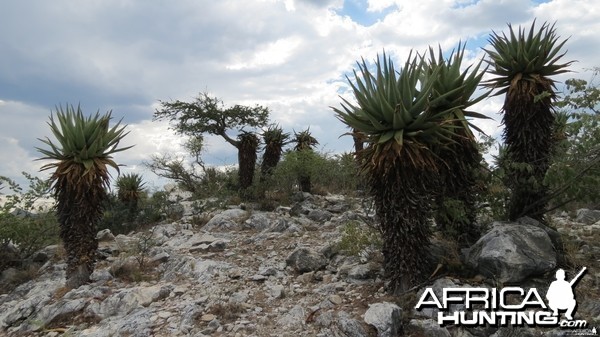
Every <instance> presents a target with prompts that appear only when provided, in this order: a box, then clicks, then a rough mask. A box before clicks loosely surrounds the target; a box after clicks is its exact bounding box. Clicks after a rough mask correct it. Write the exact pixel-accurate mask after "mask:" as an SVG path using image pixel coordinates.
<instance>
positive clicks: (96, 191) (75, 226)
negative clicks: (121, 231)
mask: <svg viewBox="0 0 600 337" xmlns="http://www.w3.org/2000/svg"><path fill="white" fill-rule="evenodd" d="M110 119H111V112H110V111H109V112H107V113H106V114H105V115H102V116H101V115H100V113H99V112H96V114H95V115H93V116H89V117H85V116H84V115H83V112H82V111H81V108H80V107H79V106H77V108H76V109H75V108H74V107H73V106H72V105H67V106H66V108H65V109H64V110H63V108H62V107H60V106H59V107H57V108H56V119H55V118H54V115H51V116H50V122H49V123H48V125H49V126H50V130H51V131H52V134H53V135H54V137H55V138H56V140H55V141H52V140H50V139H49V138H48V137H46V138H45V139H40V141H41V142H43V143H44V144H45V145H46V146H47V147H46V148H37V150H38V151H39V152H40V153H41V154H42V155H43V157H42V158H40V160H52V161H53V162H51V163H49V164H46V165H44V166H42V168H41V170H53V172H52V174H51V176H50V182H51V184H52V187H51V189H52V191H53V193H54V198H55V199H56V213H57V217H58V222H59V224H60V237H61V239H62V241H63V244H64V247H65V250H66V252H67V270H66V285H67V287H70V288H77V287H79V286H81V285H82V284H85V283H86V282H87V281H88V280H89V277H90V275H91V274H92V272H93V270H94V264H95V260H96V249H97V248H98V241H97V240H96V225H97V223H98V222H99V220H100V219H101V218H102V213H103V210H104V206H103V205H104V201H105V200H106V199H107V189H108V188H109V185H110V173H109V171H108V169H109V167H112V168H114V169H115V170H117V171H119V166H118V165H117V163H115V162H114V161H113V159H112V155H113V154H115V153H117V152H119V151H124V150H126V149H128V148H130V147H131V146H129V147H119V142H120V141H121V140H122V139H123V137H125V136H126V135H127V134H128V132H125V126H121V125H120V122H119V123H117V124H116V125H115V126H113V127H112V128H109V121H110Z"/></svg>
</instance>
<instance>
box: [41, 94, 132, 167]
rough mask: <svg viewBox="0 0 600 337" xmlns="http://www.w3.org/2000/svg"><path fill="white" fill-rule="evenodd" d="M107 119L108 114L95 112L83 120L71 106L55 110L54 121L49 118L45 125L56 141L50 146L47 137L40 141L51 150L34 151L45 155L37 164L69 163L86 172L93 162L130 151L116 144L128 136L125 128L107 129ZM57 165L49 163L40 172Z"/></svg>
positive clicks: (109, 116) (79, 111)
mask: <svg viewBox="0 0 600 337" xmlns="http://www.w3.org/2000/svg"><path fill="white" fill-rule="evenodd" d="M110 119H111V112H110V111H109V112H107V113H106V114H105V115H103V116H100V113H99V112H96V114H95V115H93V116H88V117H87V118H86V117H85V116H84V115H83V112H82V110H81V107H80V106H77V108H76V109H75V108H74V107H73V106H72V105H67V106H66V108H65V109H63V108H62V106H59V107H56V119H55V118H54V115H51V116H50V122H49V123H48V125H49V126H50V130H51V131H52V134H53V135H54V137H55V138H56V141H55V142H53V141H52V140H50V139H49V138H48V137H46V138H45V139H39V140H40V141H41V142H43V143H44V144H46V145H48V146H49V147H50V148H49V149H43V148H39V147H36V149H37V150H38V151H39V152H40V153H42V154H43V155H44V157H42V158H40V160H45V159H50V160H58V161H65V160H72V161H73V162H75V163H81V164H83V165H84V166H85V169H86V171H87V170H90V169H91V168H92V167H93V164H94V161H95V160H96V159H103V160H110V158H111V155H113V154H114V153H116V152H120V151H124V150H127V149H129V148H131V147H132V146H128V147H121V148H119V147H118V144H119V142H120V141H121V140H122V139H123V137H125V136H126V135H127V134H128V133H129V132H125V126H121V125H120V123H121V122H120V121H119V122H118V123H117V124H116V125H115V126H114V127H112V128H111V129H108V123H109V121H110ZM56 165H57V164H56V163H50V164H47V165H44V166H43V167H42V169H50V168H53V167H56ZM111 166H113V165H111ZM114 166H115V167H116V165H114Z"/></svg>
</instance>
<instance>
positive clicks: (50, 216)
mask: <svg viewBox="0 0 600 337" xmlns="http://www.w3.org/2000/svg"><path fill="white" fill-rule="evenodd" d="M23 175H24V176H25V178H26V179H27V180H28V181H29V189H28V190H27V191H23V188H22V187H21V186H20V185H19V184H17V183H16V182H14V181H12V180H11V179H9V178H6V177H2V176H0V181H1V182H2V183H3V185H6V186H7V187H8V189H9V190H10V191H12V194H10V195H6V196H5V198H6V202H5V203H4V205H2V206H0V254H1V253H2V252H7V251H8V250H7V249H6V248H7V247H8V246H9V245H10V244H12V245H14V246H15V247H17V249H18V250H17V252H14V253H11V254H9V255H10V256H0V271H2V270H4V269H5V268H7V267H9V266H12V265H17V266H18V265H20V264H21V263H22V261H24V260H27V259H29V258H31V257H32V256H33V254H34V253H35V252H37V251H39V250H40V249H42V248H44V247H46V246H48V245H51V244H56V243H58V242H60V239H59V236H58V233H59V226H58V222H57V221H56V217H55V215H54V212H53V211H47V210H43V209H41V208H38V209H36V208H35V207H34V203H35V201H36V200H38V199H40V198H42V197H46V196H48V183H47V182H46V181H43V180H41V179H39V178H36V177H33V176H31V175H29V174H27V173H25V172H23Z"/></svg>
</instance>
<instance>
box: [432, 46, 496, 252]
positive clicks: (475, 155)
mask: <svg viewBox="0 0 600 337" xmlns="http://www.w3.org/2000/svg"><path fill="white" fill-rule="evenodd" d="M464 51H465V45H462V44H460V43H459V45H458V47H457V49H456V51H453V52H452V53H451V55H450V56H449V57H448V59H445V58H444V56H443V53H442V50H441V48H439V49H438V53H437V55H436V53H435V52H434V50H433V49H432V48H430V49H429V62H428V66H427V69H426V74H427V75H428V76H432V75H435V76H434V77H433V78H432V82H433V86H432V90H431V100H432V101H435V100H436V98H437V97H440V96H445V98H444V99H442V100H439V101H438V103H437V104H435V105H433V104H432V105H430V107H429V109H430V110H431V111H432V112H434V113H437V112H443V111H447V112H448V114H447V117H446V118H447V119H448V121H449V122H450V123H452V124H453V125H454V126H455V127H456V130H455V133H454V134H453V136H452V139H453V140H454V142H453V143H451V144H450V145H448V146H444V147H441V148H440V149H439V151H437V152H438V156H439V160H440V165H439V167H440V175H441V178H442V183H441V184H440V188H439V195H437V196H436V210H435V219H436V222H437V224H438V225H439V226H440V227H441V228H442V229H443V231H444V232H445V233H446V234H448V235H450V236H452V237H454V238H455V239H457V241H458V242H459V243H460V244H462V245H465V246H467V245H470V244H471V243H474V241H475V240H477V239H478V237H479V232H478V231H477V228H476V226H475V218H476V215H477V209H476V205H475V203H476V196H477V192H480V191H478V187H477V186H478V185H477V181H476V177H477V174H478V171H479V169H480V166H481V160H482V157H481V154H480V153H479V150H478V147H477V142H476V140H475V136H474V134H473V132H472V130H471V129H475V130H477V131H479V132H482V131H481V130H480V129H479V128H477V126H475V125H473V124H471V123H470V122H469V121H468V120H467V119H473V118H488V117H486V116H485V115H482V114H480V113H477V112H475V111H470V110H468V109H469V108H470V107H472V106H473V105H474V104H476V103H478V102H480V101H481V100H483V99H484V98H485V97H487V96H488V94H489V92H483V93H481V94H479V95H478V96H474V94H475V91H476V90H477V88H478V86H479V84H480V82H481V78H482V77H483V75H484V74H485V70H483V71H480V68H481V64H482V62H483V61H480V62H479V63H477V64H475V65H473V66H470V67H467V68H466V69H464V70H463V69H461V67H462V61H463V57H464Z"/></svg>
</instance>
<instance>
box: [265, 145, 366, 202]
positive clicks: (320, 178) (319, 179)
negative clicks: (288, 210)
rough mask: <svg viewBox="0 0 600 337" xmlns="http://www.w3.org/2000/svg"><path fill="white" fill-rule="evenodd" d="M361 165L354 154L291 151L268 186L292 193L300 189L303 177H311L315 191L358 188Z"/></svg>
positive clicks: (340, 191) (349, 190)
mask: <svg viewBox="0 0 600 337" xmlns="http://www.w3.org/2000/svg"><path fill="white" fill-rule="evenodd" d="M357 172H358V170H357V166H356V163H355V161H354V158H353V156H352V155H350V154H347V153H345V154H341V155H336V156H328V155H327V154H322V153H318V152H314V151H287V152H286V153H285V154H284V157H283V160H282V161H281V162H280V163H279V165H278V166H277V168H276V169H275V171H274V173H273V176H272V177H271V179H270V180H268V181H267V182H266V184H268V185H267V189H268V190H269V189H270V190H276V191H280V192H286V193H291V192H293V191H297V190H298V189H299V179H298V178H299V177H301V176H310V177H311V184H312V185H313V186H314V192H315V193H317V192H319V191H321V192H320V193H321V194H325V193H327V192H329V193H348V192H353V191H356V188H357V184H358V178H357V174H358V173H357Z"/></svg>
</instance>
